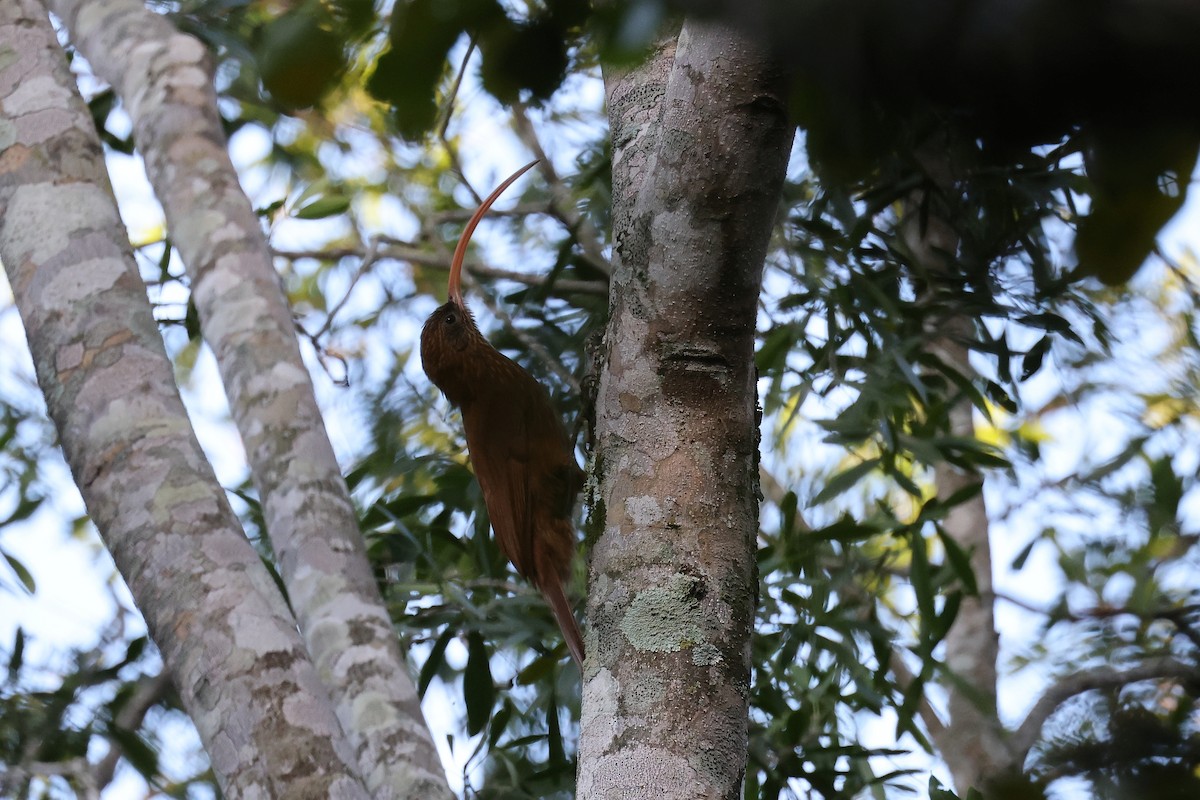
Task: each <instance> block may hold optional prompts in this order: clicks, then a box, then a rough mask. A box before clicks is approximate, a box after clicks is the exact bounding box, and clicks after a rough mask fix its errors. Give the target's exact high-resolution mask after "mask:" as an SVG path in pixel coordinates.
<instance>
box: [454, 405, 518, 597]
mask: <svg viewBox="0 0 1200 800" xmlns="http://www.w3.org/2000/svg"><path fill="white" fill-rule="evenodd" d="M492 397H494V395H491V394H490V393H489V394H485V395H484V396H483V397H481V398H480V400H479V401H478V402H475V403H472V404H471V405H470V407H469V408H464V409H463V427H464V428H465V429H466V433H467V448H468V450H470V453H471V466H472V467H474V469H475V477H476V479H478V481H479V487H480V488H481V489H482V490H483V501H484V503H486V504H487V509H488V517H489V518H490V519H491V522H492V530H493V531H495V534H496V544H497V545H498V546H499V547H500V550H501V552H503V553H504V555H505V556H507V558H508V560H509V561H511V562H512V564H513V566H514V567H516V569H517V572H519V573H520V574H521V575H525V576H528V575H529V574H530V571H531V570H532V569H533V568H534V561H533V538H534V536H533V504H532V502H531V497H530V493H531V486H530V480H529V478H530V471H531V467H532V464H531V455H532V454H531V448H530V442H529V423H528V420H527V418H526V417H527V409H525V408H523V407H522V406H523V405H524V404H514V403H504V402H498V403H493V402H488V400H490V399H491V398H492Z"/></svg>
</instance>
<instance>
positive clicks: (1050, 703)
mask: <svg viewBox="0 0 1200 800" xmlns="http://www.w3.org/2000/svg"><path fill="white" fill-rule="evenodd" d="M1166 678H1175V679H1178V680H1185V681H1195V680H1200V667H1197V666H1196V665H1195V664H1188V663H1186V662H1183V661H1179V660H1178V659H1174V658H1155V659H1149V660H1147V661H1146V662H1145V663H1143V664H1139V665H1138V666H1136V667H1130V668H1129V669H1124V670H1119V669H1114V668H1112V667H1096V668H1094V669H1089V670H1084V671H1083V672H1077V673H1075V674H1074V675H1068V676H1066V677H1065V678H1063V679H1061V680H1060V681H1059V682H1058V683H1056V684H1054V685H1052V686H1050V687H1048V688H1047V689H1046V691H1045V692H1043V693H1042V696H1041V697H1040V698H1039V699H1038V701H1037V702H1036V703H1034V705H1033V708H1031V709H1030V710H1029V713H1028V714H1026V715H1025V721H1024V722H1022V723H1021V726H1020V727H1019V728H1017V730H1016V732H1015V733H1013V735H1012V738H1011V745H1012V748H1013V749H1014V751H1015V752H1016V753H1017V756H1018V758H1019V759H1020V761H1019V762H1018V763H1020V762H1023V761H1024V759H1025V757H1026V756H1027V755H1028V754H1029V750H1030V748H1032V747H1033V745H1034V744H1035V743H1036V742H1037V740H1038V739H1039V738H1040V737H1041V734H1042V727H1043V726H1044V725H1045V724H1046V720H1048V719H1049V718H1050V715H1051V714H1053V713H1054V712H1055V711H1056V710H1057V709H1058V707H1059V706H1061V705H1062V704H1063V703H1065V702H1066V701H1068V700H1070V699H1071V698H1072V697H1075V696H1076V695H1080V694H1083V693H1084V692H1089V691H1092V690H1094V689H1116V688H1120V687H1122V686H1126V685H1128V684H1130V683H1137V682H1139V681H1149V680H1156V679H1166Z"/></svg>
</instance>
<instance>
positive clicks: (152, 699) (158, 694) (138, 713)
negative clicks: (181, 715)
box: [92, 668, 171, 789]
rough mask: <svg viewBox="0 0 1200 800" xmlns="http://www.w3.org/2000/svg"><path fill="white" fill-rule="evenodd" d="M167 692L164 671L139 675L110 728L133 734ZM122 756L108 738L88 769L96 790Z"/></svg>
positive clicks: (168, 685)
mask: <svg viewBox="0 0 1200 800" xmlns="http://www.w3.org/2000/svg"><path fill="white" fill-rule="evenodd" d="M170 690H171V676H170V674H169V673H168V672H167V670H166V669H165V668H164V669H163V671H162V672H160V673H158V674H157V675H155V676H153V677H151V676H149V675H144V676H142V677H141V678H139V679H138V683H137V688H136V689H134V692H133V696H132V697H130V698H129V700H128V701H127V702H126V703H125V705H124V706H123V707H122V708H121V710H120V712H119V713H118V714H117V716H116V718H114V719H113V721H112V725H113V727H114V728H120V729H121V730H125V731H129V732H131V733H132V732H134V731H136V730H137V729H138V728H140V727H142V721H143V720H144V719H145V718H146V714H147V712H149V711H150V709H151V708H153V707H154V706H155V704H157V703H158V702H159V701H160V700H162V699H163V697H165V696H166V694H167V692H169V691H170ZM122 754H123V751H122V749H121V745H120V744H119V743H118V742H117V741H116V740H115V739H113V738H112V737H109V738H108V752H107V753H105V754H104V758H102V759H100V761H99V762H98V763H97V764H96V766H95V767H93V768H92V780H93V781H94V782H95V785H96V786H97V787H99V788H100V789H103V788H104V787H105V786H108V784H110V783H112V779H113V773H114V772H115V771H116V769H117V762H118V761H119V760H120V759H121V756H122Z"/></svg>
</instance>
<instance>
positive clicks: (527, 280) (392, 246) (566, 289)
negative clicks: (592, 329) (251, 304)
mask: <svg viewBox="0 0 1200 800" xmlns="http://www.w3.org/2000/svg"><path fill="white" fill-rule="evenodd" d="M271 252H272V253H273V254H274V255H275V256H277V257H279V258H286V259H289V260H293V261H294V260H297V259H301V258H315V259H319V260H322V261H336V260H337V259H339V258H362V259H364V260H365V259H366V257H367V256H368V255H369V254H370V248H359V247H331V248H328V249H324V250H287V249H281V248H276V249H274V250H272V251H271ZM379 261H405V262H407V263H409V264H417V265H419V266H422V267H431V268H433V269H440V270H447V271H448V270H449V269H450V254H449V253H443V254H438V253H431V252H430V251H429V250H428V249H425V248H421V247H417V246H416V245H412V244H409V243H407V242H399V241H395V240H389V239H387V238H386V237H380V239H379V244H378V245H377V247H376V250H375V261H374V262H372V266H374V264H375V263H377V262H379ZM463 268H464V270H465V271H466V272H467V273H468V274H470V275H473V276H475V277H476V278H480V279H489V280H505V281H512V282H514V283H519V284H522V285H524V286H534V287H548V289H549V290H550V291H551V292H552V293H554V294H556V295H567V294H587V295H595V296H597V297H607V296H608V284H607V283H605V282H604V281H580V280H571V279H562V278H560V279H558V280H554V281H550V280H548V279H547V278H546V277H545V276H539V275H531V274H529V273H527V272H515V271H513V270H507V269H498V268H496V267H489V266H487V265H485V264H481V263H479V262H477V261H467V262H465V263H464V265H463ZM361 270H362V268H361V267H360V271H361ZM361 277H362V275H357V274H356V276H355V278H354V281H358V280H359V279H361ZM351 286H353V283H352V284H351ZM341 305H342V304H341V303H339V304H338V306H337V308H335V310H337V309H340V307H341ZM331 315H332V312H331Z"/></svg>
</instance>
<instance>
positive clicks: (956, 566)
mask: <svg viewBox="0 0 1200 800" xmlns="http://www.w3.org/2000/svg"><path fill="white" fill-rule="evenodd" d="M937 535H938V539H940V540H941V542H942V547H944V548H945V550H946V562H947V563H948V564H949V565H950V569H951V570H953V572H954V575H955V577H957V578H958V580H959V582H960V583H962V586H963V591H964V592H966V593H967V595H969V596H970V597H975V596H976V595H978V594H979V585H978V583H977V582H976V580H975V570H973V569H971V559H970V557H969V556H967V553H966V551H965V550H963V549H962V547H961V546H960V545H959V544H958V542H956V541H954V538H953V537H951V536H950V535H949V534H947V533H946V532H945V531H944V530H942V529H941V526H939V527H938V532H937Z"/></svg>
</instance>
